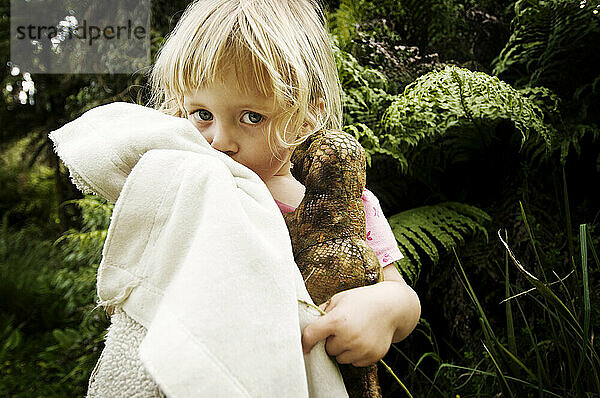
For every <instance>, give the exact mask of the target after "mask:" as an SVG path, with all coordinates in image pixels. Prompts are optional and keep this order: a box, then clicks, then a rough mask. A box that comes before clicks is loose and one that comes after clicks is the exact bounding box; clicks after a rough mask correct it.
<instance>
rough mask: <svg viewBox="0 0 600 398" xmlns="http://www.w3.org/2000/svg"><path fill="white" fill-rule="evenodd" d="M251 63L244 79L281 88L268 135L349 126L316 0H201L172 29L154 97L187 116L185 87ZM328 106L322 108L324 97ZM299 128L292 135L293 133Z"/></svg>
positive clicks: (280, 139)
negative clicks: (248, 75) (343, 112)
mask: <svg viewBox="0 0 600 398" xmlns="http://www.w3.org/2000/svg"><path fill="white" fill-rule="evenodd" d="M228 67H233V68H234V70H235V72H236V73H237V75H238V76H242V74H241V73H240V71H242V70H244V68H248V67H251V72H252V76H250V79H249V80H246V79H238V82H237V84H238V87H239V88H240V89H241V90H243V91H245V92H248V90H250V89H252V88H253V89H257V90H258V91H259V92H260V93H261V94H263V95H265V96H274V97H275V103H276V104H277V107H278V109H279V111H280V112H278V113H277V115H276V116H275V117H272V118H270V119H269V120H268V122H267V123H268V124H267V132H268V137H269V139H268V142H269V147H270V148H271V151H272V152H273V153H274V154H275V151H273V141H275V143H276V144H278V146H280V147H284V148H290V147H295V146H297V145H299V144H300V143H301V142H303V141H304V140H305V139H306V138H307V137H308V136H309V135H310V134H312V133H314V132H316V131H319V130H323V129H324V130H341V127H342V104H341V93H342V90H341V86H340V82H339V78H338V75H337V68H336V65H335V60H334V58H333V54H332V49H331V42H330V41H329V34H328V30H327V20H326V19H325V16H324V15H323V11H322V10H321V8H320V6H319V4H317V3H316V0H196V1H194V2H193V3H191V4H190V5H189V6H188V7H187V8H186V10H185V11H184V13H183V14H182V16H181V19H180V20H179V22H178V23H177V25H176V26H175V28H174V29H173V31H172V32H171V33H170V34H169V35H168V36H167V40H166V42H165V43H164V46H163V47H162V48H161V49H160V50H159V53H158V56H157V59H156V62H155V64H154V66H153V68H152V70H151V72H150V84H151V98H150V102H149V105H150V106H152V107H153V108H155V109H158V110H160V111H162V112H164V113H167V114H170V115H173V116H178V117H187V114H186V111H185V108H184V106H183V96H184V93H188V92H190V91H193V90H195V89H197V88H201V87H205V85H207V84H211V83H214V82H215V81H216V79H218V78H221V74H220V73H219V71H224V70H226V69H227V68H228ZM321 100H322V101H323V102H322V105H321V106H322V109H320V106H319V104H320V102H321ZM290 133H292V134H294V135H296V134H298V136H297V137H296V139H295V140H294V141H293V142H287V140H286V135H287V134H290Z"/></svg>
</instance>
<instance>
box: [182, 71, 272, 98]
mask: <svg viewBox="0 0 600 398" xmlns="http://www.w3.org/2000/svg"><path fill="white" fill-rule="evenodd" d="M218 90H227V91H228V92H235V94H236V95H239V96H244V97H256V98H263V99H270V100H273V99H274V96H273V91H272V88H271V87H269V82H261V81H260V80H259V78H258V77H257V76H256V75H254V74H253V73H252V71H251V70H247V69H243V70H236V68H232V67H228V68H224V69H222V70H221V71H220V72H217V73H216V74H214V75H213V76H210V77H208V78H207V79H204V81H200V82H199V83H194V82H190V83H189V86H188V87H186V89H185V91H184V96H195V95H198V94H200V93H202V92H206V91H218Z"/></svg>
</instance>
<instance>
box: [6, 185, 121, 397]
mask: <svg viewBox="0 0 600 398" xmlns="http://www.w3.org/2000/svg"><path fill="white" fill-rule="evenodd" d="M71 203H75V204H77V205H78V206H79V207H80V208H81V210H82V212H81V213H82V217H83V222H82V225H83V226H82V228H81V230H79V231H76V230H71V231H70V232H69V233H68V234H66V235H65V236H64V237H62V238H59V239H58V240H57V241H55V242H52V241H49V240H43V239H41V238H40V237H39V231H38V230H37V229H34V228H33V227H30V228H29V229H22V230H21V231H16V232H15V231H13V230H12V229H10V228H9V227H8V225H7V223H6V216H5V217H4V223H3V224H2V229H1V230H0V232H1V233H0V276H1V278H0V281H1V282H0V283H1V284H2V286H1V287H0V295H1V297H0V303H3V305H2V306H0V336H2V337H3V339H2V340H3V343H2V345H0V364H1V365H0V374H2V382H1V388H2V391H3V392H6V393H7V394H9V395H10V396H16V397H29V396H32V394H39V395H43V396H51V397H63V396H76V395H79V396H81V395H83V394H84V393H85V391H86V388H87V380H88V378H89V374H90V372H91V370H92V368H93V366H94V364H95V363H96V361H97V359H98V356H99V353H100V350H101V348H102V345H103V340H104V333H105V330H106V328H107V326H108V318H107V316H106V314H104V313H103V312H102V311H101V310H94V307H95V305H94V304H95V294H94V292H95V286H96V270H97V267H98V262H99V260H100V250H101V248H102V245H103V243H104V239H105V236H106V229H107V227H108V223H109V221H110V215H111V212H112V205H110V204H107V203H106V202H105V201H103V200H101V199H99V198H97V197H92V196H89V197H86V198H83V199H81V200H77V201H72V202H71Z"/></svg>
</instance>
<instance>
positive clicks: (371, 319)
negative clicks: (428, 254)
mask: <svg viewBox="0 0 600 398" xmlns="http://www.w3.org/2000/svg"><path fill="white" fill-rule="evenodd" d="M383 271H384V281H382V282H379V283H376V284H374V285H369V286H363V287H358V288H355V289H349V290H345V291H343V292H339V293H337V294H335V295H334V296H333V297H331V300H329V301H327V302H325V303H323V304H321V305H320V306H319V307H320V308H321V309H323V310H324V311H325V312H326V314H325V315H323V316H321V317H320V318H318V319H317V320H316V321H314V322H313V323H311V324H310V325H308V326H307V327H306V328H305V329H304V331H303V333H302V346H303V348H304V352H305V353H308V352H310V350H311V349H312V347H313V346H314V345H315V344H316V343H317V342H318V341H320V340H323V339H327V341H326V343H325V349H326V351H327V353H328V354H329V355H332V356H335V357H336V360H337V362H339V363H351V364H352V365H354V366H368V365H371V364H373V363H375V362H377V361H379V360H380V359H381V358H383V357H384V356H385V354H387V352H388V350H389V348H390V346H391V344H392V343H395V342H399V341H401V340H403V339H404V338H406V336H408V335H409V334H410V332H412V330H413V329H414V328H415V326H416V324H417V322H418V320H419V317H420V314H421V306H420V303H419V298H418V296H417V294H416V293H415V292H414V290H413V289H412V288H411V287H410V286H408V285H407V284H406V282H404V280H403V279H402V277H401V276H400V274H399V273H398V271H397V270H396V267H395V265H391V264H390V265H388V266H386V267H384V268H383Z"/></svg>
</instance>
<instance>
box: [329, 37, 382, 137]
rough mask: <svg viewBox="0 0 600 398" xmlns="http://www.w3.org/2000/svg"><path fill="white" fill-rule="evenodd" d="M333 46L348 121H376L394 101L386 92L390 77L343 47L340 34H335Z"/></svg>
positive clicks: (371, 123)
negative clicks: (339, 45) (339, 38)
mask: <svg viewBox="0 0 600 398" xmlns="http://www.w3.org/2000/svg"><path fill="white" fill-rule="evenodd" d="M332 49H333V55H334V58H335V61H336V65H337V69H338V75H339V78H340V83H341V85H342V88H343V92H342V95H343V97H342V103H343V105H344V124H345V125H352V124H355V123H365V124H370V125H373V124H376V123H377V121H378V120H380V119H381V116H382V115H383V112H384V111H385V109H386V108H387V107H388V106H389V104H390V103H391V100H392V96H391V95H389V94H388V93H387V91H386V90H387V79H386V77H385V76H384V75H383V73H381V72H380V71H378V70H375V69H372V68H368V67H365V66H362V65H361V64H359V62H358V61H357V60H356V58H355V57H354V56H352V54H349V53H347V52H345V51H342V50H340V48H339V47H338V41H337V38H336V37H332Z"/></svg>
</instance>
